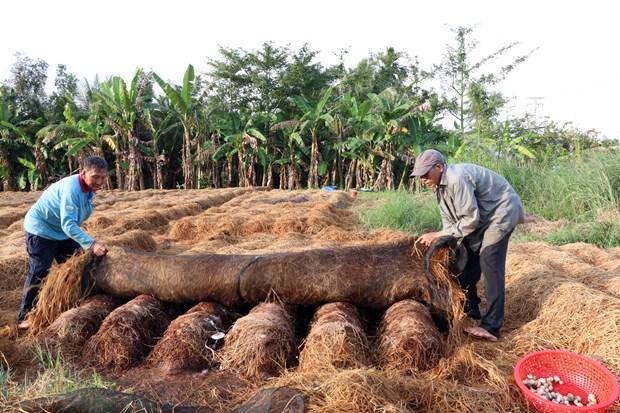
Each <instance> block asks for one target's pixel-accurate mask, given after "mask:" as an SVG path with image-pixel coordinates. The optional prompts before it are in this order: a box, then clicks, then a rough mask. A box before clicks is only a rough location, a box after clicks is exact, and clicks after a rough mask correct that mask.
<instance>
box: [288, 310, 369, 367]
mask: <svg viewBox="0 0 620 413" xmlns="http://www.w3.org/2000/svg"><path fill="white" fill-rule="evenodd" d="M368 364H369V348H368V337H367V336H366V332H365V331H364V326H363V323H362V320H361V319H360V314H359V312H358V310H357V308H356V307H355V306H354V305H351V304H349V303H343V302H336V303H329V304H325V305H323V306H321V307H319V308H318V309H317V310H316V312H315V314H314V318H313V321H312V324H311V327H310V332H309V333H308V335H307V337H306V339H305V341H304V344H303V350H302V351H301V353H300V355H299V370H300V371H304V372H313V371H321V370H332V369H338V368H354V367H355V368H357V367H365V366H368Z"/></svg>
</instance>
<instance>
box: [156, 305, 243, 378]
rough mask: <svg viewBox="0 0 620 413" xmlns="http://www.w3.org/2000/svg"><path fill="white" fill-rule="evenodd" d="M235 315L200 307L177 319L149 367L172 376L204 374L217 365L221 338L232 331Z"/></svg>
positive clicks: (218, 308) (164, 337)
mask: <svg viewBox="0 0 620 413" xmlns="http://www.w3.org/2000/svg"><path fill="white" fill-rule="evenodd" d="M230 318H231V314H230V312H228V311H227V310H226V309H224V307H222V306H221V305H219V304H216V303H198V304H196V305H195V306H193V307H192V308H190V309H189V311H187V313H185V314H184V315H182V316H181V317H177V318H176V319H174V320H173V321H172V322H171V323H170V325H169V326H168V328H167V329H166V332H165V333H164V336H163V337H162V339H161V340H159V341H158V342H157V344H156V345H155V347H154V348H153V351H152V352H151V354H150V355H149V357H148V359H147V364H148V365H150V366H154V367H157V368H160V369H162V370H164V371H168V372H177V371H183V370H186V371H201V370H203V369H207V368H211V367H213V365H214V355H215V351H216V350H217V348H218V347H219V346H218V343H220V342H221V341H220V338H219V337H218V336H217V334H218V333H222V332H225V331H226V330H228V327H229V325H230V321H231V320H230Z"/></svg>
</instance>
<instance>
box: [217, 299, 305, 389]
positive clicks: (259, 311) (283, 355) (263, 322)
mask: <svg viewBox="0 0 620 413" xmlns="http://www.w3.org/2000/svg"><path fill="white" fill-rule="evenodd" d="M294 334H295V330H294V325H293V320H292V317H291V315H290V314H289V312H288V311H287V310H286V309H285V308H284V307H283V306H282V305H280V304H276V303H262V304H259V305H257V306H256V307H254V308H253V309H252V310H251V311H250V313H249V314H248V315H246V316H244V317H241V318H239V319H238V320H237V321H236V322H235V324H233V327H232V328H231V329H230V331H229V332H228V334H227V335H226V338H225V341H224V347H223V348H222V350H221V352H220V354H219V357H218V358H219V360H220V362H221V366H222V368H223V369H224V370H228V369H230V370H233V371H236V372H238V373H239V374H240V375H241V376H243V377H245V378H247V379H262V378H267V377H270V376H273V375H277V374H279V373H280V371H281V370H283V369H285V368H286V366H287V365H288V363H289V361H290V360H291V359H292V357H293V355H294V351H295V341H294V340H295V335H294Z"/></svg>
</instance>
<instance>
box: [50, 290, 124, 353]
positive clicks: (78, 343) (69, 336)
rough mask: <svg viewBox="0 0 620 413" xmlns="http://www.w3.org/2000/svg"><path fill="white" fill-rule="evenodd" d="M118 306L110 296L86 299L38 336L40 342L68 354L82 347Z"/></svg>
mask: <svg viewBox="0 0 620 413" xmlns="http://www.w3.org/2000/svg"><path fill="white" fill-rule="evenodd" d="M119 304H120V300H118V299H117V298H114V297H112V296H110V295H102V294H101V295H94V296H91V297H88V298H86V299H85V300H84V301H83V302H82V303H81V304H80V305H79V307H75V308H72V309H70V310H67V311H65V312H64V313H62V314H61V315H60V317H58V318H57V319H56V320H55V321H54V322H53V323H52V324H50V326H49V327H47V328H46V329H45V331H44V332H43V334H41V336H40V340H41V341H42V342H45V343H47V344H48V345H53V346H54V347H58V348H60V349H61V350H62V352H63V354H69V353H73V352H76V351H77V350H81V348H82V346H83V345H84V343H85V342H86V340H88V339H89V338H90V337H91V336H92V335H93V334H95V333H96V332H97V330H98V329H99V327H100V326H101V323H102V322H103V320H104V319H105V318H106V317H107V316H108V314H110V312H112V310H114V309H115V308H116V307H117V306H118V305H119Z"/></svg>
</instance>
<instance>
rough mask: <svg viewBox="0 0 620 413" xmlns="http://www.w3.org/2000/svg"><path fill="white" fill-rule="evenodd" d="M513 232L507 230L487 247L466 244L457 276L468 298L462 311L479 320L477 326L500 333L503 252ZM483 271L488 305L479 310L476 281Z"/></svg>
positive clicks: (504, 266)
mask: <svg viewBox="0 0 620 413" xmlns="http://www.w3.org/2000/svg"><path fill="white" fill-rule="evenodd" d="M511 234H512V232H509V233H507V234H506V236H505V237H504V238H502V239H501V241H499V242H497V243H495V244H493V245H490V246H488V247H486V248H485V249H484V250H483V251H482V252H480V251H472V250H471V249H470V248H469V247H468V246H467V247H466V248H467V254H468V257H467V265H466V266H465V270H464V271H463V273H462V274H461V275H460V276H459V277H458V280H459V284H460V285H461V287H462V288H463V289H465V291H466V295H467V301H466V302H465V312H466V313H467V314H468V315H469V316H470V317H472V318H474V319H479V320H480V327H482V328H484V329H485V330H487V331H488V332H489V333H491V334H493V335H494V336H496V337H499V334H500V329H501V328H502V325H503V324H504V297H505V291H504V289H505V285H506V280H505V277H506V254H507V252H508V240H509V239H510V235H511ZM481 273H482V274H484V280H485V282H486V286H485V289H486V298H487V306H486V311H485V313H484V314H482V315H481V314H480V307H479V305H480V298H479V297H478V292H477V290H476V284H477V283H478V281H480V275H481Z"/></svg>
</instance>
